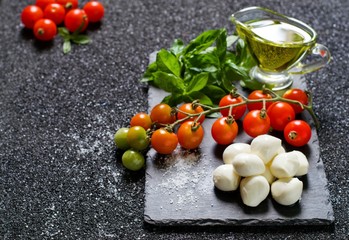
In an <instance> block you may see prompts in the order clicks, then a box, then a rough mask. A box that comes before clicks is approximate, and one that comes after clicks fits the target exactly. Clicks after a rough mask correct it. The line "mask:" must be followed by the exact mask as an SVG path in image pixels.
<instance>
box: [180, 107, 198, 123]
mask: <svg viewBox="0 0 349 240" xmlns="http://www.w3.org/2000/svg"><path fill="white" fill-rule="evenodd" d="M178 109H179V110H180V111H178V113H177V119H179V120H180V119H183V118H186V117H187V115H186V114H185V113H189V114H199V113H201V112H203V111H204V109H203V108H202V107H201V106H197V107H195V109H194V108H193V104H191V103H183V104H182V105H181V106H180V107H179V108H178ZM183 112H185V113H183ZM196 118H197V117H191V118H189V119H188V121H194V120H195V119H196ZM204 120H205V115H204V114H203V115H201V117H200V118H199V120H198V122H200V123H203V122H204Z"/></svg>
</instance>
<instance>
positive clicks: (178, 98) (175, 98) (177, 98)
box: [161, 93, 185, 106]
mask: <svg viewBox="0 0 349 240" xmlns="http://www.w3.org/2000/svg"><path fill="white" fill-rule="evenodd" d="M161 102H162V103H167V104H168V105H170V106H177V105H178V104H180V103H182V102H185V101H184V95H182V94H175V93H172V94H170V95H168V96H166V97H164V98H163V99H162V101H161Z"/></svg>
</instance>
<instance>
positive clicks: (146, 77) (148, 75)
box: [141, 62, 158, 82]
mask: <svg viewBox="0 0 349 240" xmlns="http://www.w3.org/2000/svg"><path fill="white" fill-rule="evenodd" d="M157 70H158V65H157V64H156V62H152V63H150V64H149V65H148V67H147V69H146V70H145V72H144V74H143V77H142V79H141V82H149V81H153V80H154V77H153V73H155V72H156V71H157Z"/></svg>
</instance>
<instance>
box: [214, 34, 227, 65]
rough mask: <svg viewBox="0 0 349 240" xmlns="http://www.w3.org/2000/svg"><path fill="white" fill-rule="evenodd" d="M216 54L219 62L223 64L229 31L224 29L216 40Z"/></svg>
mask: <svg viewBox="0 0 349 240" xmlns="http://www.w3.org/2000/svg"><path fill="white" fill-rule="evenodd" d="M216 52H217V56H218V59H219V62H223V61H224V58H225V54H226V52H227V31H226V30H225V29H222V30H221V32H220V34H219V35H218V37H217V39H216Z"/></svg>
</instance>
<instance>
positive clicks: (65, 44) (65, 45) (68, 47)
mask: <svg viewBox="0 0 349 240" xmlns="http://www.w3.org/2000/svg"><path fill="white" fill-rule="evenodd" d="M70 51H71V42H70V40H65V41H64V42H63V53H64V54H67V53H69V52H70Z"/></svg>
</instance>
